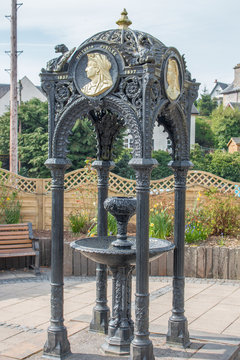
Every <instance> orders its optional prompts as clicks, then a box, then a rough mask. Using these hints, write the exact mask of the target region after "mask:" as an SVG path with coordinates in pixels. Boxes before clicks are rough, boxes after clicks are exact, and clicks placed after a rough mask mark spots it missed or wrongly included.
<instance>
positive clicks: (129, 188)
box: [109, 173, 136, 195]
mask: <svg viewBox="0 0 240 360" xmlns="http://www.w3.org/2000/svg"><path fill="white" fill-rule="evenodd" d="M109 190H111V191H113V192H116V193H120V194H126V195H135V194H136V181H135V180H129V179H125V178H122V177H120V176H118V175H116V174H113V173H110V175H109Z"/></svg>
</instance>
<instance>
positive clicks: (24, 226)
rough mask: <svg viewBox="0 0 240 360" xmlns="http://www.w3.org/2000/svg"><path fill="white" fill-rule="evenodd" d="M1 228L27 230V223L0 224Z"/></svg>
mask: <svg viewBox="0 0 240 360" xmlns="http://www.w3.org/2000/svg"><path fill="white" fill-rule="evenodd" d="M1 229H4V230H14V229H25V230H28V224H1Z"/></svg>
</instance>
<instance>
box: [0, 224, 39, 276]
mask: <svg viewBox="0 0 240 360" xmlns="http://www.w3.org/2000/svg"><path fill="white" fill-rule="evenodd" d="M18 256H33V257H35V264H34V265H33V267H34V270H35V274H36V275H40V269H39V241H38V239H35V238H34V237H33V232H32V224H31V223H26V224H0V258H9V257H18Z"/></svg>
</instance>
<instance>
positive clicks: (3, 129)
mask: <svg viewBox="0 0 240 360" xmlns="http://www.w3.org/2000/svg"><path fill="white" fill-rule="evenodd" d="M9 130H10V113H9V112H6V113H4V114H3V115H2V116H0V133H1V136H0V154H1V155H7V154H8V153H9Z"/></svg>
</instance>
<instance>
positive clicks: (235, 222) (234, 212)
mask: <svg viewBox="0 0 240 360" xmlns="http://www.w3.org/2000/svg"><path fill="white" fill-rule="evenodd" d="M206 195H207V196H208V201H207V202H206V203H205V204H204V206H203V210H204V213H205V215H206V217H208V219H209V220H208V221H209V225H210V227H211V235H216V236H217V235H224V236H225V235H233V234H234V233H236V232H237V231H239V228H240V206H239V201H238V200H237V199H236V197H235V196H233V195H222V194H220V193H216V192H215V191H208V192H206Z"/></svg>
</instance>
